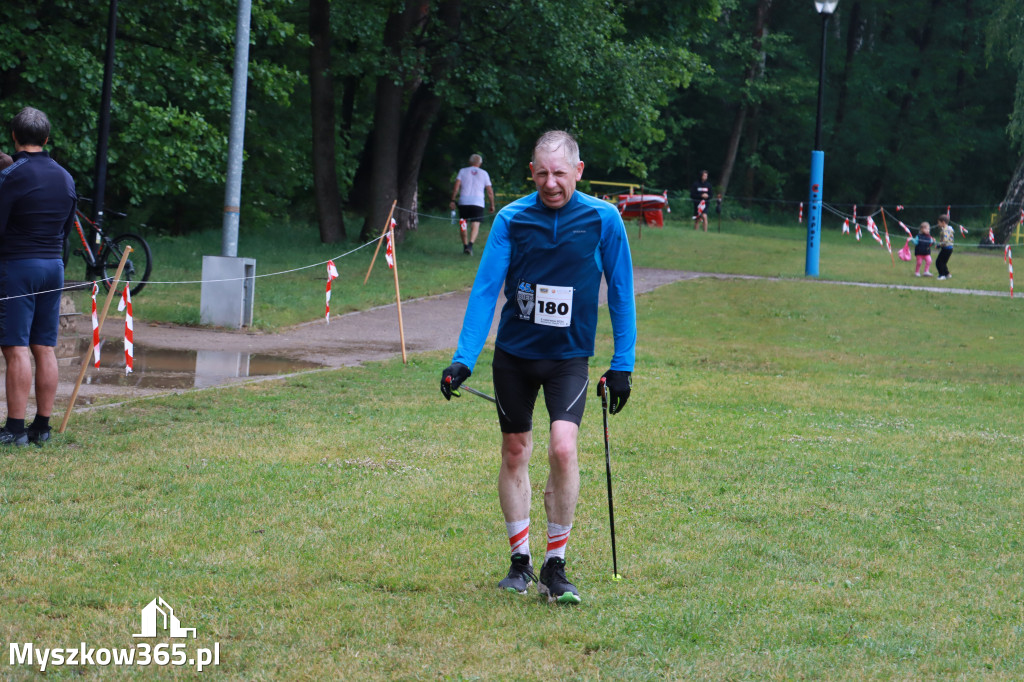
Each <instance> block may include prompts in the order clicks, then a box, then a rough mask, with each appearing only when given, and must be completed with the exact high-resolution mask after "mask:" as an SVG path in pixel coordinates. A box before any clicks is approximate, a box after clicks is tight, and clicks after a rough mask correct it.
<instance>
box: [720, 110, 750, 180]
mask: <svg viewBox="0 0 1024 682" xmlns="http://www.w3.org/2000/svg"><path fill="white" fill-rule="evenodd" d="M746 121H747V106H746V105H745V104H741V105H740V106H739V108H738V109H737V110H736V117H735V118H734V119H733V121H732V132H731V133H730V134H729V144H728V145H727V146H726V148H725V160H724V161H723V162H722V179H721V180H719V181H718V187H719V190H718V191H719V192H721V193H722V194H723V195H724V194H725V193H726V192H728V190H729V180H730V179H731V178H732V171H733V168H735V166H736V155H737V154H738V153H739V149H740V138H742V137H743V126H744V125H745V124H746Z"/></svg>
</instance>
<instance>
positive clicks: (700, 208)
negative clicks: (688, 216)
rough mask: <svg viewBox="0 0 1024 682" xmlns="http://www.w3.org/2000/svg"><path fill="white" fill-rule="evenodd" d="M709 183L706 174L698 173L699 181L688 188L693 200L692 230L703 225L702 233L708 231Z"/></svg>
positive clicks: (705, 172) (710, 188)
mask: <svg viewBox="0 0 1024 682" xmlns="http://www.w3.org/2000/svg"><path fill="white" fill-rule="evenodd" d="M711 190H712V187H711V183H710V182H708V172H707V171H706V170H702V171H701V172H700V180H697V181H696V182H695V183H693V185H691V186H690V198H691V199H693V215H694V219H693V229H695V230H696V229H698V228H699V227H700V226H701V224H703V225H704V231H705V232H707V231H708V202H709V201H710V200H711Z"/></svg>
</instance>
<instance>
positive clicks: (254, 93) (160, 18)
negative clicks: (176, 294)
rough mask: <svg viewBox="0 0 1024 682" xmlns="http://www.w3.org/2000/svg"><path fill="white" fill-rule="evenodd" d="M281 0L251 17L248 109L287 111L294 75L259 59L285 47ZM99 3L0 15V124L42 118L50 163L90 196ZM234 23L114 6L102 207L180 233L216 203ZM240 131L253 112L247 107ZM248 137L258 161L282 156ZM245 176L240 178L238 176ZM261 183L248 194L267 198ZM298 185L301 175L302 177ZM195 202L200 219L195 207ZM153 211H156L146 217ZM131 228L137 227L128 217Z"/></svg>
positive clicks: (171, 7)
mask: <svg viewBox="0 0 1024 682" xmlns="http://www.w3.org/2000/svg"><path fill="white" fill-rule="evenodd" d="M290 4H291V3H290V1H289V0H264V1H263V2H261V3H256V4H255V5H254V7H253V14H252V24H253V31H252V33H253V43H254V49H253V52H252V54H251V63H250V107H252V106H253V104H254V103H255V104H256V106H260V105H262V106H264V107H271V106H272V105H273V106H281V107H287V105H288V98H289V95H290V94H291V92H292V91H293V89H294V88H295V86H296V85H297V84H298V83H300V82H301V81H302V76H301V74H299V73H297V72H295V71H292V70H288V69H286V68H282V67H281V66H279V64H278V63H276V62H274V61H269V60H265V59H263V58H261V50H263V51H264V52H266V51H271V52H272V51H273V49H274V48H275V47H277V46H284V45H295V44H296V40H297V39H296V34H295V31H294V28H293V27H292V25H291V24H289V23H287V22H284V21H282V20H281V19H280V17H279V10H281V9H286V8H287V7H288V6H289V5H290ZM107 10H108V5H107V3H82V2H74V1H73V0H46V1H44V2H25V1H21V0H13V1H9V2H5V3H3V4H2V5H0V25H2V26H3V34H2V40H0V110H2V115H3V116H5V117H7V118H9V117H10V116H11V115H13V113H14V112H16V111H17V110H18V109H20V108H21V107H22V106H25V105H29V104H31V105H33V106H36V107H38V108H40V109H43V110H44V111H46V112H47V113H48V114H49V116H50V118H51V121H52V122H53V127H54V136H53V147H52V151H53V153H54V156H55V157H57V158H58V159H59V160H60V161H61V162H62V163H64V164H65V165H66V166H67V167H68V169H69V170H70V171H71V172H72V173H73V175H74V176H75V179H76V181H77V184H78V187H79V191H80V192H81V193H82V194H84V195H90V194H91V192H92V186H93V176H94V173H95V153H96V130H97V120H98V115H99V104H100V90H101V85H102V79H103V57H104V50H105V45H106V27H107ZM235 23H236V14H235V9H234V7H233V5H232V4H230V3H229V4H224V3H221V2H214V1H213V0H177V1H175V2H160V3H157V2H138V3H124V2H122V3H120V5H119V7H118V30H117V43H116V50H115V52H116V66H115V69H114V74H113V93H112V102H111V137H110V150H109V171H108V181H107V191H108V197H107V204H108V205H111V204H117V205H128V204H132V205H135V206H144V207H145V208H144V209H143V210H141V211H140V212H141V213H142V216H141V217H145V215H146V213H148V212H152V213H154V218H153V221H154V222H160V221H163V222H164V223H165V224H170V225H172V226H177V228H178V229H185V226H187V225H189V224H191V223H192V221H193V220H194V219H195V218H196V217H197V215H201V214H202V213H206V214H207V215H209V214H211V213H212V214H213V215H217V214H218V213H219V203H220V202H221V201H222V199H223V182H224V173H225V168H226V149H227V133H228V126H227V121H228V118H229V114H230V109H231V73H232V62H233V57H234V36H235ZM248 118H249V119H250V120H249V123H250V124H251V123H254V122H255V119H256V112H255V111H254V110H253V109H252V108H250V109H249V112H248ZM246 132H247V138H249V140H248V141H249V142H250V143H252V142H254V141H255V142H256V143H255V144H249V145H247V148H249V149H252V148H258V149H260V150H261V153H263V154H266V155H267V157H268V158H275V157H279V156H282V155H283V154H282V152H283V151H284V150H283V149H282V144H281V143H280V142H274V141H273V139H272V135H273V134H274V131H272V130H271V131H267V130H266V129H265V128H264V129H261V127H260V126H254V125H250V126H248V127H247V131H246ZM247 170H249V169H247ZM274 175H275V174H272V173H264V174H260V173H258V172H257V173H253V174H250V177H248V178H247V184H248V185H250V186H252V185H255V191H257V192H260V191H265V192H266V193H269V191H270V190H269V185H271V184H275V183H276V186H277V187H279V186H280V178H274V177H273V176H274ZM307 177H308V174H307ZM199 203H202V204H203V205H202V211H197V210H196V209H197V208H198V206H197V204H199ZM157 207H159V212H157V210H156V209H157ZM137 217H140V216H137Z"/></svg>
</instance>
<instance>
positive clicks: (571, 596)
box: [537, 557, 580, 604]
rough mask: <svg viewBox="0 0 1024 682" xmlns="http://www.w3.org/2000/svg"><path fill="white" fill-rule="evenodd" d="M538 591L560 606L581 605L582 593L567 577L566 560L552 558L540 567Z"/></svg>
mask: <svg viewBox="0 0 1024 682" xmlns="http://www.w3.org/2000/svg"><path fill="white" fill-rule="evenodd" d="M537 591H538V592H540V593H541V594H542V595H547V598H548V601H549V602H552V601H556V602H558V603H559V604H579V603H580V593H579V592H577V591H576V586H575V585H573V584H572V583H571V582H569V579H568V578H566V577H565V559H558V558H556V557H551V558H550V559H548V560H547V561H545V562H544V565H543V566H541V567H540V582H539V583H537Z"/></svg>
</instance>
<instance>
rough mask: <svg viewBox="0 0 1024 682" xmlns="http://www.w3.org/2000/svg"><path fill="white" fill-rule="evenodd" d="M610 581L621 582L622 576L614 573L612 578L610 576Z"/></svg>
mask: <svg viewBox="0 0 1024 682" xmlns="http://www.w3.org/2000/svg"><path fill="white" fill-rule="evenodd" d="M612 580H614V581H615V582H619V581H620V580H622V574H621V573H616V574H615V575H614V576H612Z"/></svg>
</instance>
